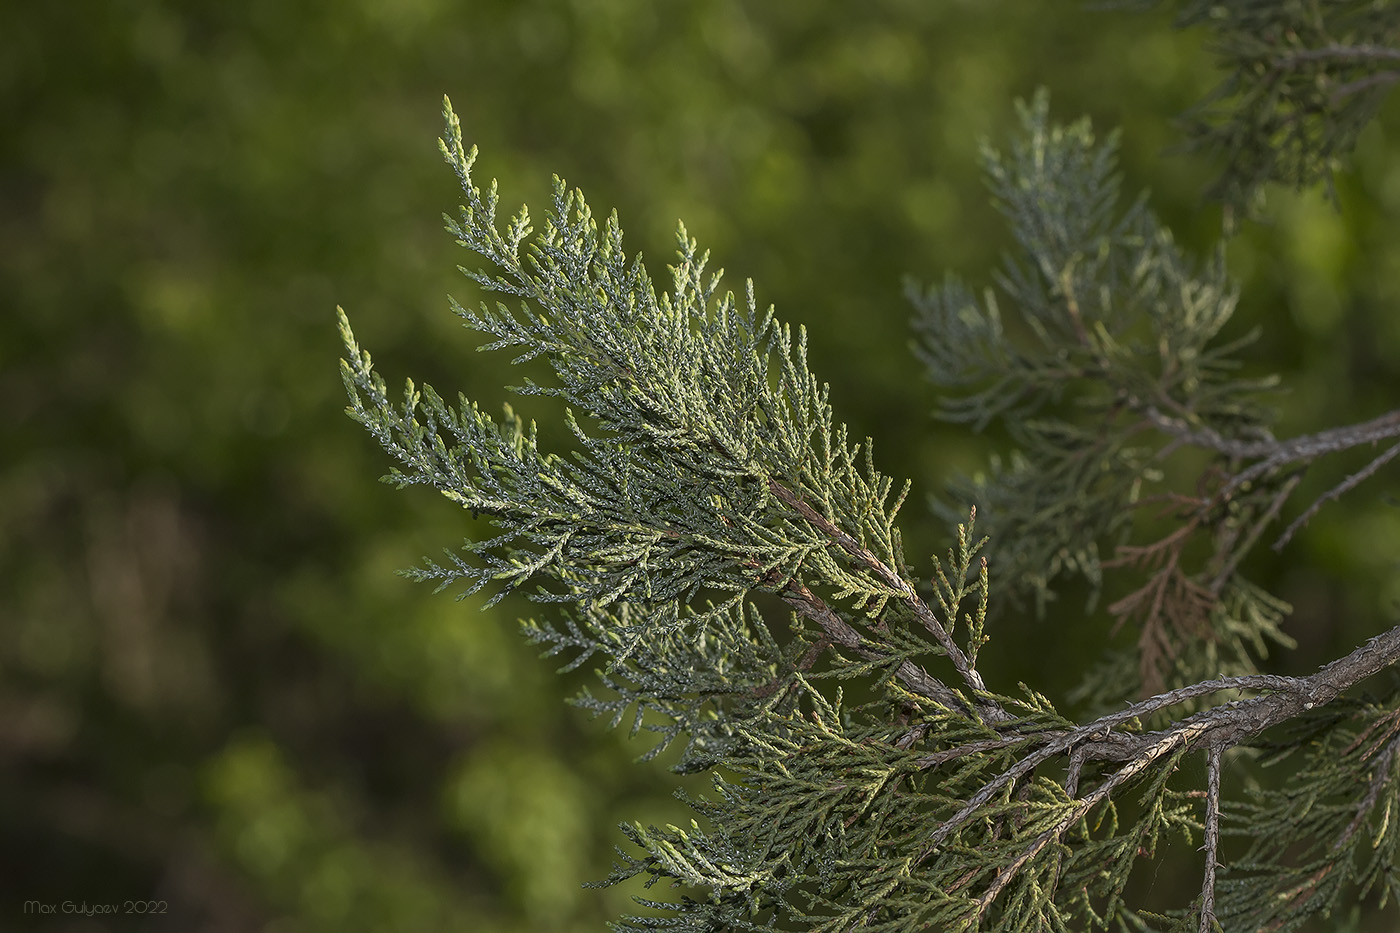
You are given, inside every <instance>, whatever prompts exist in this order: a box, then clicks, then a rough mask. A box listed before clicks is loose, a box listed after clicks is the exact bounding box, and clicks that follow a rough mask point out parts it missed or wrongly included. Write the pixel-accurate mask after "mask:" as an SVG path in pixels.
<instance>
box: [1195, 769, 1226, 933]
mask: <svg viewBox="0 0 1400 933" xmlns="http://www.w3.org/2000/svg"><path fill="white" fill-rule="evenodd" d="M1222 754H1223V749H1221V748H1220V747H1219V746H1212V747H1211V748H1210V749H1209V750H1208V751H1207V752H1206V825H1205V837H1206V839H1205V846H1204V849H1205V853H1206V871H1205V880H1204V881H1203V882H1202V883H1201V917H1200V924H1199V925H1198V927H1197V930H1198V931H1199V933H1211V931H1212V930H1213V929H1215V925H1216V920H1215V870H1216V869H1217V868H1219V867H1220V756H1221V755H1222Z"/></svg>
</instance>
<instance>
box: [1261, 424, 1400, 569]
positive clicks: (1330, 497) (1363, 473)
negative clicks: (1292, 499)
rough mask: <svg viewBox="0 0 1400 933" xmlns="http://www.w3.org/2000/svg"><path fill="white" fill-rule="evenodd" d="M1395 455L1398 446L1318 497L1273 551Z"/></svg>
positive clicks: (1399, 449) (1275, 543)
mask: <svg viewBox="0 0 1400 933" xmlns="http://www.w3.org/2000/svg"><path fill="white" fill-rule="evenodd" d="M1396 454H1400V444H1396V445H1394V446H1392V447H1391V448H1390V449H1389V450H1387V451H1386V452H1385V453H1383V454H1381V455H1380V456H1378V457H1375V458H1374V459H1373V460H1371V462H1370V463H1368V464H1366V465H1365V466H1364V467H1362V468H1361V469H1359V470H1357V471H1356V472H1355V473H1353V474H1351V475H1350V476H1348V477H1347V478H1346V479H1344V480H1342V481H1341V482H1340V483H1338V484H1337V485H1335V486H1333V487H1332V488H1331V489H1329V490H1328V491H1327V492H1325V493H1323V494H1322V495H1321V496H1319V497H1318V498H1317V499H1316V500H1315V501H1314V502H1313V504H1312V505H1310V506H1308V507H1307V509H1306V510H1305V511H1304V512H1303V514H1302V515H1299V516H1298V517H1297V518H1295V519H1293V522H1292V523H1291V524H1290V525H1289V526H1288V527H1287V528H1285V529H1284V532H1283V534H1281V535H1279V539H1278V540H1277V541H1275V542H1274V550H1275V551H1281V550H1283V546H1284V545H1285V544H1287V543H1288V542H1289V541H1290V540H1291V539H1292V538H1293V535H1294V534H1296V533H1297V531H1298V529H1300V528H1302V527H1303V526H1304V525H1306V524H1307V523H1308V521H1309V520H1310V519H1311V518H1312V517H1313V516H1314V515H1316V514H1317V513H1318V511H1319V510H1320V509H1321V508H1322V504H1323V503H1324V502H1336V501H1337V500H1338V499H1340V498H1341V497H1342V494H1343V493H1345V492H1349V491H1350V490H1351V489H1353V488H1355V487H1356V486H1358V485H1360V484H1361V483H1362V482H1364V481H1365V480H1366V479H1368V478H1369V477H1371V476H1372V475H1374V474H1375V472H1376V471H1377V470H1379V469H1380V468H1381V467H1383V466H1385V465H1386V464H1387V463H1389V462H1390V461H1391V460H1394V459H1395V455H1396Z"/></svg>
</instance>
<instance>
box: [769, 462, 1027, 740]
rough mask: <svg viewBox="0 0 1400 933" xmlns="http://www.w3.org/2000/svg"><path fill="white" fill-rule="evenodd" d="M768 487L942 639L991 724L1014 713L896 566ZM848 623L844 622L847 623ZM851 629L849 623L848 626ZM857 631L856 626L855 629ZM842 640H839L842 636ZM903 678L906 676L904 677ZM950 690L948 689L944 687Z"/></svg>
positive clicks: (774, 485)
mask: <svg viewBox="0 0 1400 933" xmlns="http://www.w3.org/2000/svg"><path fill="white" fill-rule="evenodd" d="M768 489H769V491H770V492H772V493H773V495H774V496H776V497H777V498H778V499H779V500H781V501H782V502H784V503H786V504H787V505H788V506H789V507H790V508H791V509H793V511H795V512H797V514H798V515H800V516H801V517H802V518H803V520H805V521H806V522H807V523H809V524H810V525H812V527H814V528H816V529H817V530H818V531H820V532H821V533H822V534H824V535H826V536H827V537H828V538H829V539H830V540H831V541H832V542H833V543H835V544H836V545H838V546H839V547H840V548H841V549H842V550H843V551H845V552H846V553H847V554H848V555H849V556H850V557H851V558H852V559H854V560H855V561H856V563H857V564H858V565H860V566H861V567H863V568H865V569H866V570H867V571H869V572H870V573H871V574H872V575H873V576H874V577H875V579H876V580H878V581H879V582H880V583H881V584H882V585H884V586H886V587H888V588H889V589H890V590H891V591H893V595H894V596H895V597H896V598H897V599H898V600H899V601H900V602H901V603H902V604H903V605H904V606H905V607H906V608H908V609H909V611H910V612H911V613H913V615H914V617H915V618H916V619H918V620H919V621H920V622H921V623H922V624H923V626H924V628H926V629H927V630H928V631H929V633H930V634H931V635H933V637H934V640H935V641H937V642H938V645H939V647H940V648H942V649H943V652H944V654H946V655H947V656H948V660H949V661H951V662H952V664H953V667H954V669H956V670H957V672H958V674H959V675H960V676H961V677H962V679H963V682H964V683H966V684H967V686H968V687H970V688H971V689H972V691H973V702H974V703H975V704H976V705H977V711H978V713H980V714H981V716H982V718H983V719H984V720H985V721H987V722H990V723H997V722H1005V721H1006V720H1008V719H1010V718H1011V716H1010V714H1009V713H1007V712H1006V711H1005V710H1003V709H1002V708H1001V707H1000V706H999V705H997V704H996V703H995V702H994V701H992V700H989V699H987V698H986V696H985V694H986V692H987V685H986V684H985V683H984V682H983V681H982V675H981V674H979V673H977V671H976V669H975V668H974V667H973V666H972V664H971V662H969V661H968V659H967V655H966V654H964V653H963V650H962V649H961V648H959V647H958V645H957V642H955V641H953V636H952V635H951V634H949V632H948V629H947V628H945V627H944V625H943V623H942V622H941V621H939V619H938V616H937V615H935V614H934V612H933V610H932V609H930V608H929V606H928V604H927V603H925V602H924V601H923V599H922V598H921V597H920V596H919V594H918V592H917V591H915V589H914V587H913V586H911V585H910V584H909V583H908V581H906V580H905V579H904V578H903V577H902V576H900V574H899V573H898V572H896V571H895V570H894V568H892V567H890V566H889V565H887V564H885V563H884V562H883V561H881V560H880V559H879V558H878V557H876V556H875V555H874V554H872V553H871V552H870V550H869V549H868V548H866V547H864V546H863V545H861V543H860V542H859V541H857V540H856V539H855V538H853V537H851V535H850V534H848V533H847V532H845V531H844V530H842V529H841V528H838V527H837V526H836V525H835V524H834V523H833V522H832V521H831V520H830V519H828V518H827V517H826V516H825V515H822V514H821V513H820V512H818V511H817V510H816V509H814V508H812V506H811V505H809V504H808V503H807V502H806V501H804V500H803V499H802V497H801V496H799V495H797V494H796V493H794V492H793V491H792V490H790V489H788V488H787V487H786V486H784V485H783V484H782V483H779V482H778V481H777V480H774V479H769V481H768ZM843 624H844V623H843ZM847 627H848V628H849V626H847ZM852 631H854V629H852ZM838 641H839V639H838ZM901 679H903V678H901ZM944 689H947V688H944Z"/></svg>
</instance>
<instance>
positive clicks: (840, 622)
mask: <svg viewBox="0 0 1400 933" xmlns="http://www.w3.org/2000/svg"><path fill="white" fill-rule="evenodd" d="M778 596H780V597H781V598H782V600H783V602H785V603H787V604H788V605H789V606H791V607H792V608H793V609H795V610H797V612H798V613H799V614H800V615H802V616H803V617H804V618H807V619H811V620H812V621H813V622H815V623H817V624H818V625H820V626H821V628H822V631H824V632H825V633H826V635H827V637H828V638H830V639H831V641H833V642H835V643H836V644H838V645H840V646H841V647H843V648H848V649H850V650H851V651H853V652H855V653H856V654H858V655H860V656H861V657H863V658H865V659H866V660H870V661H878V660H881V659H884V658H888V657H889V654H888V652H887V651H886V650H882V647H881V646H879V645H875V644H871V642H870V639H868V638H866V637H865V636H863V635H861V633H860V632H859V631H857V630H856V629H855V628H854V627H853V626H852V625H851V624H850V623H849V622H847V621H846V620H845V619H843V618H841V616H839V615H837V614H836V613H835V612H834V611H832V609H831V607H830V606H828V605H827V604H826V601H825V600H823V599H822V598H821V597H820V596H818V595H817V594H815V593H813V592H812V591H811V590H810V589H808V588H807V587H806V585H804V584H803V583H801V582H799V581H797V580H789V581H788V582H787V583H786V584H785V585H784V586H783V587H782V589H780V590H778ZM895 676H896V677H898V678H899V679H900V681H902V682H903V683H904V685H905V686H906V687H908V688H909V689H910V690H911V691H912V692H914V693H917V694H918V695H919V696H923V697H928V698H929V699H930V700H933V701H934V702H935V703H938V704H939V705H941V706H944V707H946V708H948V709H954V710H959V711H961V712H963V713H965V714H967V715H972V710H971V709H969V708H968V705H967V702H966V701H965V700H964V699H963V698H962V697H961V696H960V695H959V694H958V693H957V691H955V690H953V689H951V688H950V687H948V686H947V685H946V684H944V683H943V682H942V681H940V680H939V679H938V678H936V677H934V676H933V675H932V674H930V673H929V672H928V671H926V670H924V669H923V668H922V667H920V666H919V665H917V664H915V663H914V662H913V661H907V660H906V661H903V662H901V663H900V665H899V667H898V668H897V669H896V670H895Z"/></svg>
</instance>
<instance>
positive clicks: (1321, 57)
mask: <svg viewBox="0 0 1400 933" xmlns="http://www.w3.org/2000/svg"><path fill="white" fill-rule="evenodd" d="M1338 61H1339V62H1343V63H1346V64H1362V63H1365V62H1374V61H1384V62H1400V49H1395V48H1391V47H1390V46H1386V45H1328V46H1324V47H1322V48H1320V49H1295V50H1293V51H1290V52H1288V53H1286V54H1284V55H1279V56H1276V57H1275V58H1274V60H1273V63H1272V64H1273V67H1274V68H1276V69H1278V70H1281V71H1286V70H1291V69H1293V68H1295V67H1297V66H1298V65H1302V64H1307V63H1310V62H1338Z"/></svg>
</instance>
